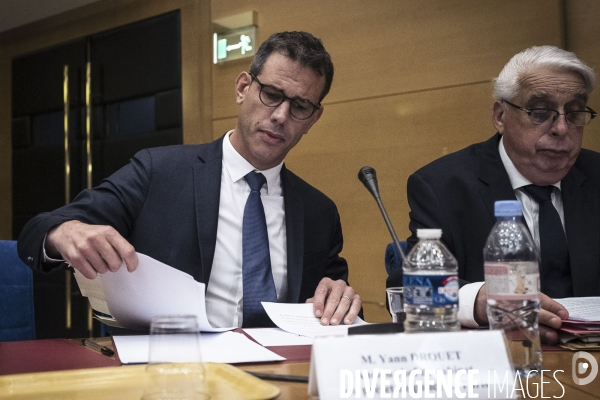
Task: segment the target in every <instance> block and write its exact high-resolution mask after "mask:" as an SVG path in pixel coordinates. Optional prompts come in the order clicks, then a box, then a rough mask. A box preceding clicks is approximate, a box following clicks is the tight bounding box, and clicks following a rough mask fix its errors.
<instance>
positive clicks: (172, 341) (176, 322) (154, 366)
mask: <svg viewBox="0 0 600 400" xmlns="http://www.w3.org/2000/svg"><path fill="white" fill-rule="evenodd" d="M149 351H150V353H149V357H148V367H147V369H146V370H147V372H148V375H149V378H150V382H151V383H150V385H149V387H148V388H147V390H146V391H145V393H144V397H143V399H144V400H146V399H152V400H158V399H164V400H166V399H178V400H183V399H186V400H187V399H189V400H192V399H194V400H195V399H202V400H205V399H208V398H210V397H209V396H208V395H207V394H206V393H205V392H204V390H205V383H204V366H203V365H202V357H201V354H200V330H199V328H198V321H197V319H196V317H195V316H194V315H174V316H158V317H155V318H153V319H152V323H151V325H150V350H149Z"/></svg>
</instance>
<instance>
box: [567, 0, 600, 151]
mask: <svg viewBox="0 0 600 400" xmlns="http://www.w3.org/2000/svg"><path fill="white" fill-rule="evenodd" d="M565 16H566V22H565V28H566V34H565V36H566V42H567V50H570V51H572V52H574V53H575V54H577V55H578V56H579V57H580V58H581V59H582V60H583V61H584V62H585V63H586V64H588V65H589V66H590V67H592V68H594V71H596V74H598V73H599V72H600V46H598V43H599V42H600V24H599V23H598V21H600V3H598V2H597V1H594V0H576V1H572V0H569V1H565ZM598 79H600V77H598V76H597V77H596V89H595V90H594V92H592V96H591V98H590V101H589V102H588V104H589V105H590V106H591V107H592V108H593V109H594V110H596V111H597V112H600V80H598ZM583 146H584V147H586V148H588V149H592V150H595V151H600V117H596V119H595V120H593V121H592V122H591V123H590V125H588V126H587V127H586V128H585V135H584V137H583Z"/></svg>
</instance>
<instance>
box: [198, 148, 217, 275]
mask: <svg viewBox="0 0 600 400" xmlns="http://www.w3.org/2000/svg"><path fill="white" fill-rule="evenodd" d="M198 157H199V159H200V162H199V163H197V164H195V165H194V196H195V204H196V224H197V229H198V239H199V242H200V243H199V245H200V257H201V262H202V276H203V282H204V283H205V284H206V286H207V287H208V280H209V278H210V272H211V269H212V264H213V259H214V255H215V245H216V242H217V224H218V222H219V199H220V195H221V169H222V165H223V162H222V160H223V137H221V139H220V140H217V141H214V142H212V143H209V144H207V145H205V146H202V147H201V148H200V151H199V153H198Z"/></svg>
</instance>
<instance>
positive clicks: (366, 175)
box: [358, 166, 404, 263]
mask: <svg viewBox="0 0 600 400" xmlns="http://www.w3.org/2000/svg"><path fill="white" fill-rule="evenodd" d="M358 179H360V181H361V182H362V183H363V185H365V187H366V188H367V190H368V191H369V193H371V195H373V197H374V198H375V201H376V202H377V205H378V206H379V210H380V211H381V215H382V216H383V220H384V221H385V224H386V226H387V228H388V231H389V232H390V235H391V236H392V240H393V241H394V244H395V245H396V248H397V249H398V253H400V257H402V263H404V252H403V251H402V247H401V246H400V241H398V236H396V231H394V227H393V226H392V222H391V221H390V218H389V217H388V214H387V212H386V211H385V207H384V206H383V202H382V201H381V197H380V196H379V187H378V185H377V173H376V172H375V169H374V168H372V167H367V166H364V167H362V168H361V169H360V171H358Z"/></svg>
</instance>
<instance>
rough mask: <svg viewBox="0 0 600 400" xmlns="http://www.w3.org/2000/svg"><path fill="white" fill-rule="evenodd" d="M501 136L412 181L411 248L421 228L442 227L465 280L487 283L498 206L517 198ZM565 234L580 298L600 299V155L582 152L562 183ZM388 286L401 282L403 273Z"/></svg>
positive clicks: (420, 173)
mask: <svg viewBox="0 0 600 400" xmlns="http://www.w3.org/2000/svg"><path fill="white" fill-rule="evenodd" d="M500 137H501V136H500V135H499V134H496V135H495V136H493V137H492V138H491V139H489V140H487V141H485V142H482V143H477V144H474V145H471V146H469V147H467V148H465V149H463V150H460V151H458V152H456V153H453V154H449V155H447V156H444V157H442V158H440V159H438V160H436V161H434V162H432V163H430V164H429V165H426V166H425V167H423V168H421V169H420V170H418V171H417V172H415V173H414V174H412V175H411V176H410V177H409V178H408V184H407V191H408V203H409V205H410V225H409V228H410V231H411V233H412V235H411V236H410V238H409V239H408V247H409V249H410V248H412V247H413V246H414V244H415V243H416V242H417V236H416V231H417V229H418V228H441V229H442V231H443V233H442V240H443V241H444V243H445V244H446V245H447V246H448V248H449V249H450V251H451V252H452V253H453V254H454V255H455V257H456V259H457V260H458V264H459V278H460V279H461V280H463V281H467V282H478V281H483V280H484V274H483V247H484V245H485V242H486V240H487V236H488V234H489V232H490V230H491V229H492V226H493V225H494V222H495V217H494V202H495V201H496V200H516V196H515V194H514V191H513V189H512V186H511V184H510V180H509V178H508V174H507V173H506V170H505V169H504V165H503V164H502V160H501V159H500V153H499V152H498V143H499V141H500ZM561 188H562V198H563V203H564V213H565V230H566V235H567V241H568V246H569V255H570V261H571V273H572V276H573V289H574V294H575V296H598V295H600V154H598V153H596V152H593V151H590V150H585V149H582V150H581V153H580V154H579V157H578V158H577V161H576V162H575V165H574V166H573V167H572V168H571V170H570V171H569V173H568V174H567V176H565V178H564V179H563V180H562V184H561ZM387 284H388V286H396V285H398V284H401V276H400V274H399V273H396V274H394V275H390V276H389V277H388V283H387Z"/></svg>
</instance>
